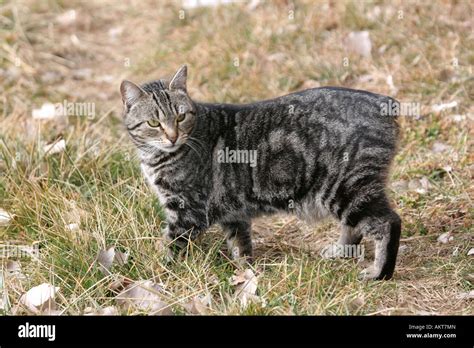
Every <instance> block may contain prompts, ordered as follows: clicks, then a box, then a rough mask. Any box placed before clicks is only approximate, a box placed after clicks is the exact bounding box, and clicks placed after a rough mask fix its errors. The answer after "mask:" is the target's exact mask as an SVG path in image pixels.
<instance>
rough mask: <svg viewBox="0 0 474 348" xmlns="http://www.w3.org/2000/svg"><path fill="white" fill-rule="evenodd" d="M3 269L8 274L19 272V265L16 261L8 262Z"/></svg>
mask: <svg viewBox="0 0 474 348" xmlns="http://www.w3.org/2000/svg"><path fill="white" fill-rule="evenodd" d="M5 268H6V270H7V271H8V272H10V273H16V272H21V264H20V263H19V262H18V261H12V260H8V261H7V265H6V267H5Z"/></svg>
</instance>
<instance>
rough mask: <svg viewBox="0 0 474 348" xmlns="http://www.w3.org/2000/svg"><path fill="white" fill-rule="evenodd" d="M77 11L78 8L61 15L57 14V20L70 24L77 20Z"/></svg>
mask: <svg viewBox="0 0 474 348" xmlns="http://www.w3.org/2000/svg"><path fill="white" fill-rule="evenodd" d="M76 19H77V12H76V10H68V11H66V12H64V13H61V14H60V15H58V16H56V22H57V23H58V24H61V25H62V26H65V27H67V26H69V25H71V24H73V23H74V22H76Z"/></svg>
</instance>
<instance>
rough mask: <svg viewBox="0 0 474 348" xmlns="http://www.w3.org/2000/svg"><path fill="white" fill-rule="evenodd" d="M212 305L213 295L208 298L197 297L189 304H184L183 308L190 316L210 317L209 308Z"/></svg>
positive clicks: (208, 295) (207, 296)
mask: <svg viewBox="0 0 474 348" xmlns="http://www.w3.org/2000/svg"><path fill="white" fill-rule="evenodd" d="M210 305H211V295H210V294H207V295H206V296H195V297H194V298H193V299H192V300H190V301H189V302H188V303H186V304H184V305H183V307H184V309H185V310H186V312H188V313H189V314H199V315H208V314H209V306H210Z"/></svg>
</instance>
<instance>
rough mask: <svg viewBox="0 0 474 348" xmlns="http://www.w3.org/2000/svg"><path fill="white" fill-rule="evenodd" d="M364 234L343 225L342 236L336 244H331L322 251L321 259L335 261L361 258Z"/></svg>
mask: <svg viewBox="0 0 474 348" xmlns="http://www.w3.org/2000/svg"><path fill="white" fill-rule="evenodd" d="M361 240H362V234H361V233H360V232H359V231H358V230H356V229H355V228H353V227H351V226H348V225H345V224H341V234H340V236H339V240H338V241H337V243H336V244H330V245H327V246H326V247H324V248H323V249H322V250H321V257H323V258H325V259H333V258H340V257H344V258H346V257H361V256H362V255H361V253H360V252H359V250H360V249H359V244H360V241H361Z"/></svg>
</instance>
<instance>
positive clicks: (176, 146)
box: [160, 142, 183, 152]
mask: <svg viewBox="0 0 474 348" xmlns="http://www.w3.org/2000/svg"><path fill="white" fill-rule="evenodd" d="M181 145H183V144H182V143H181V142H176V143H175V144H166V145H161V146H160V150H161V151H165V152H175V151H176V150H178V149H179V148H180V147H181Z"/></svg>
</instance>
